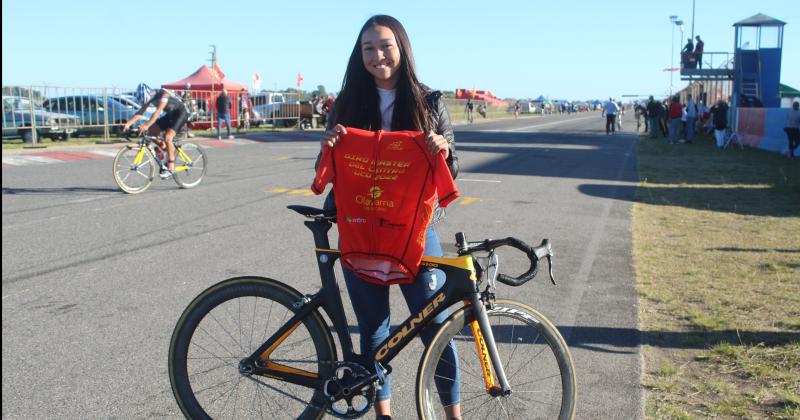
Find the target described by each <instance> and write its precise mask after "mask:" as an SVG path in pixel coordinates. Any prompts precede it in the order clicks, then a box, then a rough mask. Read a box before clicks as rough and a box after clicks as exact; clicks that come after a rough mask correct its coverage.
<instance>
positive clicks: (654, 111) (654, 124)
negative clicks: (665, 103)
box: [647, 96, 664, 139]
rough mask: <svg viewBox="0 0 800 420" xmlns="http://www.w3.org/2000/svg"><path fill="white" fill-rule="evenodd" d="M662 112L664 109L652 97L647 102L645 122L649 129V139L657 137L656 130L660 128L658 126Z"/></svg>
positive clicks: (659, 125)
mask: <svg viewBox="0 0 800 420" xmlns="http://www.w3.org/2000/svg"><path fill="white" fill-rule="evenodd" d="M663 112H664V107H662V106H661V102H658V101H656V100H655V99H654V98H653V97H652V96H650V98H648V100H647V121H648V124H649V127H650V138H651V139H654V138H657V137H658V129H659V128H660V127H661V124H659V122H658V120H659V118H660V117H659V116H660V115H661V114H662V113H663Z"/></svg>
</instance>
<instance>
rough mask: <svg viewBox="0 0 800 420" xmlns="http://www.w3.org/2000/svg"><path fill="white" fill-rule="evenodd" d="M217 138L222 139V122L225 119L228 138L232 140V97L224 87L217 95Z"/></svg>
mask: <svg viewBox="0 0 800 420" xmlns="http://www.w3.org/2000/svg"><path fill="white" fill-rule="evenodd" d="M216 106H217V140H222V134H221V130H222V122H223V121H225V126H226V127H227V129H228V140H232V139H233V136H232V135H231V98H230V97H228V91H227V90H226V89H222V92H221V93H220V94H219V96H218V97H217V103H216Z"/></svg>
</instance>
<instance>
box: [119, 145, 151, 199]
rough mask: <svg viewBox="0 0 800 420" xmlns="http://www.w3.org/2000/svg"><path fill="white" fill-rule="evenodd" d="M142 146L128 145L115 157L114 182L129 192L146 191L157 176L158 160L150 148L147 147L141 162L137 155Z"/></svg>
mask: <svg viewBox="0 0 800 420" xmlns="http://www.w3.org/2000/svg"><path fill="white" fill-rule="evenodd" d="M139 150H141V148H140V147H139V146H138V145H126V146H125V147H123V148H122V149H120V151H119V152H117V155H116V156H115V157H114V182H116V183H117V186H118V187H119V189H121V190H122V191H125V192H126V193H128V194H138V193H140V192H144V191H145V190H146V189H147V188H148V187H150V184H152V183H153V178H154V177H155V176H156V166H157V165H156V161H155V158H154V157H153V154H152V152H151V151H150V149H147V148H145V150H144V155H143V156H142V161H141V162H138V163H137V162H136V156H137V155H138V154H139Z"/></svg>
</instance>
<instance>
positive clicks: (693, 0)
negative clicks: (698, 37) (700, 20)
mask: <svg viewBox="0 0 800 420" xmlns="http://www.w3.org/2000/svg"><path fill="white" fill-rule="evenodd" d="M694 2H695V0H692V39H694Z"/></svg>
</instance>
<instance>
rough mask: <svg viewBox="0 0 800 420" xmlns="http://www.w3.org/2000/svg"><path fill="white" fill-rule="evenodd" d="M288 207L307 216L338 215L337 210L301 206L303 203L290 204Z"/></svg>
mask: <svg viewBox="0 0 800 420" xmlns="http://www.w3.org/2000/svg"><path fill="white" fill-rule="evenodd" d="M286 208H288V209H290V210H294V211H296V212H298V213H300V214H302V215H303V216H306V217H315V216H324V217H335V216H336V210H323V209H318V208H315V207H309V206H301V205H296V204H292V205H290V206H286Z"/></svg>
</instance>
